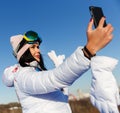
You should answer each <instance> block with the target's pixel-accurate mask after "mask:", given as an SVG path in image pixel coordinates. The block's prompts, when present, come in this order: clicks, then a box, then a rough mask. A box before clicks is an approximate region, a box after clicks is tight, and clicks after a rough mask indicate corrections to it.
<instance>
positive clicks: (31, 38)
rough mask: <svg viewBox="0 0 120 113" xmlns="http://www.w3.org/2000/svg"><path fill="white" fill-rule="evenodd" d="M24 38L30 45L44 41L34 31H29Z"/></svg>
mask: <svg viewBox="0 0 120 113" xmlns="http://www.w3.org/2000/svg"><path fill="white" fill-rule="evenodd" d="M23 38H24V39H25V40H26V41H27V42H28V43H30V44H32V43H34V42H36V41H38V42H39V43H41V42H42V40H41V39H40V38H39V36H38V34H37V33H36V32H34V31H28V32H26V33H25V34H24V36H23Z"/></svg>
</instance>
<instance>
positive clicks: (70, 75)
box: [3, 47, 90, 113]
mask: <svg viewBox="0 0 120 113" xmlns="http://www.w3.org/2000/svg"><path fill="white" fill-rule="evenodd" d="M89 68H90V61H89V60H88V59H87V58H86V57H84V55H83V52H82V50H81V47H79V48H77V50H76V51H75V52H74V53H73V54H72V55H71V56H70V57H69V58H67V59H66V60H65V62H64V63H62V64H61V65H60V66H58V67H57V68H55V69H52V70H49V71H39V72H38V71H36V70H35V68H34V67H21V66H19V65H14V66H11V67H9V68H6V69H5V71H4V75H3V82H4V84H6V85H7V86H14V87H15V90H16V93H17V96H18V99H19V101H20V103H21V106H22V110H23V113H71V109H70V106H69V104H68V97H67V96H66V95H64V94H63V92H62V91H61V88H64V87H66V86H70V85H72V83H73V82H74V81H75V80H76V79H78V78H79V77H80V76H81V75H82V74H83V73H84V72H86V71H87V70H88V69H89Z"/></svg>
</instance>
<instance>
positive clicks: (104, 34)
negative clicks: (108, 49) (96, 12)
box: [86, 17, 114, 54]
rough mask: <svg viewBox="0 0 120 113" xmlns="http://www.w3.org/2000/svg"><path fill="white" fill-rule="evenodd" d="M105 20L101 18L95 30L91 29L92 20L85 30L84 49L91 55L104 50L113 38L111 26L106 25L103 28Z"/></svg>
mask: <svg viewBox="0 0 120 113" xmlns="http://www.w3.org/2000/svg"><path fill="white" fill-rule="evenodd" d="M104 20H105V18H104V17H102V18H101V20H100V22H99V25H98V27H97V28H96V29H93V28H92V26H93V19H92V20H91V21H90V22H89V24H88V28H87V44H86V47H87V48H88V50H89V51H90V52H91V53H92V54H96V52H97V51H99V50H101V49H102V48H104V47H105V46H106V45H107V44H108V43H109V42H111V40H112V38H113V34H112V32H113V29H114V28H113V26H112V25H111V24H107V26H106V27H103V24H104Z"/></svg>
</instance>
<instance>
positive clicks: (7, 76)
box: [2, 64, 19, 87]
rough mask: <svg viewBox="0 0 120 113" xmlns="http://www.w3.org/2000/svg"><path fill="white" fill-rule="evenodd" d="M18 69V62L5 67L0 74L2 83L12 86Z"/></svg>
mask: <svg viewBox="0 0 120 113" xmlns="http://www.w3.org/2000/svg"><path fill="white" fill-rule="evenodd" d="M18 71H19V65H18V64H16V65H14V66H10V67H7V68H6V69H5V70H4V72H3V76H2V81H3V83H4V84H5V85H6V86H8V87H13V86H14V79H15V75H16V74H17V73H18Z"/></svg>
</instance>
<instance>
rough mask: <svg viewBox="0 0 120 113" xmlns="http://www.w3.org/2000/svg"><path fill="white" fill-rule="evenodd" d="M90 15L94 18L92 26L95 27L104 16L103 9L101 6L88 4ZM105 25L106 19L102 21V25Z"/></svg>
mask: <svg viewBox="0 0 120 113" xmlns="http://www.w3.org/2000/svg"><path fill="white" fill-rule="evenodd" d="M89 10H90V15H91V17H92V18H93V20H94V27H95V28H96V27H97V26H98V24H99V21H100V19H101V18H102V17H104V14H103V10H102V8H101V7H96V6H89ZM106 25H107V23H106V20H105V21H104V24H103V27H105V26H106Z"/></svg>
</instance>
